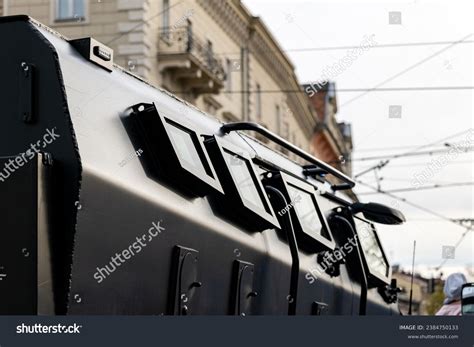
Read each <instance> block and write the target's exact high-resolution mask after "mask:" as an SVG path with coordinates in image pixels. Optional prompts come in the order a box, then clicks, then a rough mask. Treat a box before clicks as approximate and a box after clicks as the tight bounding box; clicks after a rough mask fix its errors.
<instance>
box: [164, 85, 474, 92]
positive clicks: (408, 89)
mask: <svg viewBox="0 0 474 347" xmlns="http://www.w3.org/2000/svg"><path fill="white" fill-rule="evenodd" d="M439 90H474V86H434V87H390V88H338V89H337V93H355V92H413V91H439ZM171 93H173V94H184V93H187V92H183V91H171ZM219 93H221V94H257V93H259V94H278V93H282V94H290V93H304V94H307V93H306V91H304V90H303V89H266V90H265V89H262V90H257V89H255V90H223V91H220V92H219ZM202 94H213V93H211V92H209V93H202Z"/></svg>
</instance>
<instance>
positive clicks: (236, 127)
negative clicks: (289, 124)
mask: <svg viewBox="0 0 474 347" xmlns="http://www.w3.org/2000/svg"><path fill="white" fill-rule="evenodd" d="M240 130H250V131H255V132H257V133H259V134H261V135H263V136H265V137H266V138H268V139H269V140H270V141H273V142H275V143H276V144H278V145H280V146H282V147H283V148H285V149H287V150H289V151H290V152H292V153H294V154H296V155H298V156H299V157H301V158H303V159H304V160H306V161H308V162H310V163H311V164H313V165H315V166H316V167H317V168H319V169H322V170H324V171H325V172H327V173H328V174H331V175H333V176H334V177H337V178H339V179H340V180H342V181H344V182H345V184H341V185H335V186H333V187H340V188H338V190H342V189H351V188H353V187H354V186H355V182H354V181H353V180H352V179H351V178H350V177H348V176H346V175H345V174H343V173H342V172H340V171H338V170H336V169H335V168H333V167H332V166H330V165H328V164H326V163H324V162H323V161H321V160H319V159H317V158H316V157H314V156H312V155H311V154H309V153H308V152H305V151H303V150H302V149H301V148H299V147H297V146H295V145H293V144H292V143H290V142H288V141H287V140H285V139H284V138H282V137H280V136H278V135H277V134H275V133H273V132H271V131H270V130H268V129H267V128H265V127H263V126H261V125H260V124H257V123H254V122H235V123H227V124H224V125H223V126H221V131H222V132H223V133H224V134H228V133H230V132H232V131H240ZM305 170H307V168H306V169H305Z"/></svg>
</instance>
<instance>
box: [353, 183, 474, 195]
mask: <svg viewBox="0 0 474 347" xmlns="http://www.w3.org/2000/svg"><path fill="white" fill-rule="evenodd" d="M472 185H474V182H458V183H448V184H433V185H425V186H422V187H418V188H415V187H407V188H396V189H391V190H384V191H385V192H386V193H401V192H415V191H420V190H431V189H438V188H448V187H462V186H472ZM374 194H378V192H360V193H357V195H374Z"/></svg>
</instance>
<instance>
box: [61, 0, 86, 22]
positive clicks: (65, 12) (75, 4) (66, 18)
mask: <svg viewBox="0 0 474 347" xmlns="http://www.w3.org/2000/svg"><path fill="white" fill-rule="evenodd" d="M85 19H86V0H56V15H55V21H56V22H73V21H74V22H81V21H84V20H85Z"/></svg>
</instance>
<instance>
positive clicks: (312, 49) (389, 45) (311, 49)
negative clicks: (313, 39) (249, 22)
mask: <svg viewBox="0 0 474 347" xmlns="http://www.w3.org/2000/svg"><path fill="white" fill-rule="evenodd" d="M473 42H474V41H473V40H466V41H428V42H426V41H425V42H398V43H380V44H377V45H374V46H371V47H370V48H371V49H373V48H376V49H379V48H394V47H417V46H437V45H448V44H452V43H473ZM360 47H361V45H360V44H359V45H347V46H327V47H301V48H288V49H282V50H275V49H268V50H262V52H281V51H283V52H285V53H291V52H295V53H297V52H319V51H337V50H346V49H357V48H360ZM214 54H215V55H240V54H241V52H237V51H234V52H217V53H214Z"/></svg>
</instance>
